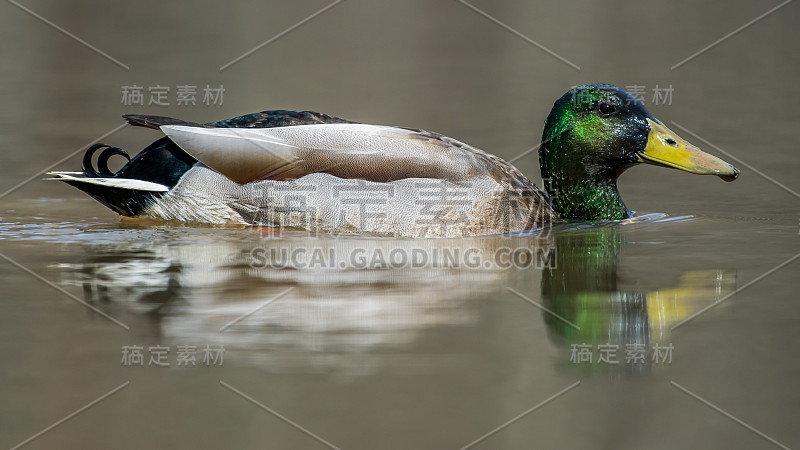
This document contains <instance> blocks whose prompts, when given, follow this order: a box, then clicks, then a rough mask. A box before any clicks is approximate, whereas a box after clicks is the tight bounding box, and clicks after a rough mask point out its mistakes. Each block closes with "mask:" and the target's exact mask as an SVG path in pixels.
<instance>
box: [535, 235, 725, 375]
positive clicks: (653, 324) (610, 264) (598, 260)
mask: <svg viewBox="0 0 800 450" xmlns="http://www.w3.org/2000/svg"><path fill="white" fill-rule="evenodd" d="M624 231H625V225H619V224H615V225H611V226H600V227H592V228H586V229H577V230H572V231H569V232H564V233H559V234H558V235H556V236H555V238H554V239H555V242H554V245H555V247H556V248H557V253H556V254H557V256H556V264H554V265H551V266H548V267H546V268H544V270H543V274H542V285H541V295H542V299H543V304H544V306H545V307H546V308H547V309H548V310H549V311H551V312H552V314H545V315H544V319H545V321H546V322H547V323H548V325H549V329H550V330H551V332H552V335H553V337H554V339H555V340H556V341H557V342H560V343H562V344H564V345H565V346H568V347H569V348H570V362H571V363H573V364H575V365H577V366H580V367H581V368H582V369H585V370H588V371H607V370H611V371H612V372H618V371H623V372H632V373H639V372H647V371H649V370H650V369H651V368H652V367H653V366H657V365H668V364H669V363H670V362H671V360H672V356H673V355H672V351H673V349H674V346H673V344H672V341H671V333H670V328H671V327H672V326H674V325H675V324H677V323H680V322H681V321H683V320H686V319H687V318H689V317H690V316H691V315H692V314H694V313H696V312H697V311H699V310H700V309H702V308H703V307H705V306H707V305H709V304H711V303H713V302H715V301H717V300H719V299H720V298H722V297H723V296H724V295H727V294H728V293H730V292H732V291H733V289H734V287H735V282H736V272H735V271H731V270H706V271H691V272H684V273H683V274H680V275H679V276H678V280H677V286H673V287H668V288H663V289H656V290H652V291H649V292H643V291H637V290H635V289H626V288H625V287H623V286H622V283H621V282H620V280H621V279H622V278H623V277H621V276H620V274H619V273H618V267H619V262H620V261H619V260H620V253H621V251H622V249H623V247H624V246H625V245H626V244H627V243H626V236H625V232H624ZM590 353H591V356H590V355H589V354H590Z"/></svg>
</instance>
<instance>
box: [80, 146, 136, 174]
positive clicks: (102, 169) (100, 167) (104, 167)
mask: <svg viewBox="0 0 800 450" xmlns="http://www.w3.org/2000/svg"><path fill="white" fill-rule="evenodd" d="M100 149H104V150H103V151H102V152H100V155H99V156H98V157H97V169H95V168H94V165H93V164H92V157H94V154H95V153H96V152H97V151H98V150H100ZM114 155H120V156H124V157H125V158H126V159H127V160H128V162H130V161H131V157H130V155H129V154H128V152H126V151H125V150H123V149H121V148H119V147H112V146H110V145H106V144H101V143H97V144H94V145H92V146H91V147H89V148H88V149H87V150H86V153H84V154H83V163H82V167H81V168H82V169H83V175H84V176H85V177H87V178H112V177H114V176H116V175H117V173H118V172H112V171H111V170H110V169H109V168H108V160H109V159H110V158H111V157H112V156H114Z"/></svg>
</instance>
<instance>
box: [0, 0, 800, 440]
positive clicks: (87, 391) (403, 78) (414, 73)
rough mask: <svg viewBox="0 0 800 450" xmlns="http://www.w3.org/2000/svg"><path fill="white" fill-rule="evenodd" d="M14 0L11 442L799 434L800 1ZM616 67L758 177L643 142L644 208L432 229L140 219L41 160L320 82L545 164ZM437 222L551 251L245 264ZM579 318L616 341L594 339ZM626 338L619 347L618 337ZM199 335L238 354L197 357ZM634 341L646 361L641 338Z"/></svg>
mask: <svg viewBox="0 0 800 450" xmlns="http://www.w3.org/2000/svg"><path fill="white" fill-rule="evenodd" d="M0 9H1V10H2V14H0V55H2V58H3V64H2V65H1V66H0V100H1V101H2V103H1V104H0V148H1V149H2V156H0V180H1V181H2V186H0V254H2V255H3V259H4V260H5V261H0V281H1V282H2V286H3V294H2V298H3V300H2V302H0V323H1V324H2V325H1V326H0V355H1V356H2V358H3V361H4V362H3V364H2V366H0V405H2V407H0V446H5V447H15V446H17V445H20V444H25V446H26V447H29V448H37V447H41V448H51V447H59V448H95V447H108V446H112V445H113V446H115V447H118V448H142V447H163V448H166V447H178V446H187V447H188V446H194V447H199V448H206V447H208V448H211V447H222V446H226V447H231V448H250V447H256V446H259V447H263V446H268V447H272V448H325V446H329V447H330V446H333V447H334V448H365V449H366V448H370V449H378V448H380V449H384V448H386V449H393V448H463V447H465V446H470V445H473V444H474V447H475V448H509V449H516V448H531V447H534V448H536V447H542V448H615V449H616V448H641V447H643V446H648V447H650V448H676V447H681V446H691V447H700V446H704V447H708V446H713V447H722V446H725V447H731V448H771V447H773V446H776V445H777V446H779V447H781V446H783V448H787V447H797V446H798V445H800V440H799V439H798V437H797V433H794V432H793V430H794V428H795V422H794V420H796V419H795V417H796V416H797V413H798V412H800V411H799V410H798V406H797V405H798V404H800V394H798V390H797V388H796V387H795V386H794V381H795V380H796V379H797V377H798V375H800V363H798V361H797V360H796V358H793V357H792V355H793V350H792V344H793V343H794V342H797V331H796V329H795V324H796V323H797V320H798V319H800V312H799V311H800V309H799V308H798V307H797V306H796V300H797V298H796V297H797V295H796V287H797V282H796V278H797V277H796V275H797V273H798V264H799V263H797V262H796V260H795V259H792V258H797V254H798V252H800V245H798V244H799V243H800V236H798V234H799V233H800V222H799V221H800V211H799V210H800V208H799V207H800V195H799V194H798V191H800V183H799V182H798V177H797V171H798V170H800V164H798V159H797V156H796V154H797V137H796V134H797V132H796V124H797V123H798V121H800V110H798V108H797V106H796V105H797V103H798V100H800V95H798V94H800V83H798V81H800V52H798V51H797V42H798V39H799V38H800V29H798V27H797V23H798V20H800V6H798V4H796V2H792V1H791V0H789V1H785V2H782V3H781V2H779V1H766V2H743V1H736V2H730V1H709V2H703V3H702V4H698V3H697V2H689V1H683V0H681V1H673V2H652V1H646V2H622V1H608V2H584V1H578V0H565V1H558V2H556V1H547V2H525V1H517V0H503V1H500V2H489V1H486V0H470V1H469V2H467V1H457V0H452V1H449V0H448V1H440V2H422V1H407V2H367V1H363V0H345V1H339V2H328V1H326V0H322V1H317V0H313V1H306V0H304V1H301V2H275V1H265V2H260V3H252V2H241V1H233V2H227V3H220V2H208V1H204V0H203V1H197V2H185V3H181V2H156V1H150V0H143V1H137V2H101V1H85V0H81V1H72V2H56V1H51V0H9V1H7V2H4V3H2V4H0ZM595 82H603V83H611V84H616V85H618V86H621V87H625V88H627V89H629V90H631V91H636V92H637V93H638V94H639V95H641V97H642V100H643V102H644V104H645V106H646V107H647V108H648V109H649V110H650V112H651V113H652V114H653V115H654V116H656V117H657V118H659V119H660V120H661V121H663V122H664V123H666V124H667V125H668V126H670V128H672V129H673V130H674V131H676V132H677V133H678V134H679V135H681V136H682V137H684V138H686V139H687V140H689V141H690V142H693V143H695V144H696V145H698V146H699V147H700V148H702V149H704V150H705V151H707V152H709V153H712V154H715V155H717V156H720V157H722V158H723V159H725V160H727V161H728V162H731V163H733V164H734V165H736V166H737V167H738V168H739V169H740V170H741V171H742V175H741V177H740V179H739V180H737V181H736V182H734V183H723V182H722V181H720V180H719V179H716V178H712V177H697V176H692V175H689V174H686V173H684V172H679V171H671V170H664V169H661V168H657V167H651V166H640V167H636V168H633V169H631V170H630V171H628V172H627V173H625V174H624V175H623V176H622V177H621V179H620V181H619V185H620V190H621V192H622V196H623V197H624V199H625V201H626V204H627V206H628V207H629V208H630V209H632V210H636V211H637V212H638V213H639V214H640V215H644V219H643V220H642V221H641V222H640V223H630V224H618V225H612V226H601V225H598V226H565V227H564V228H563V229H562V228H558V229H556V230H554V231H555V232H554V233H549V234H548V235H547V236H537V235H535V234H534V235H528V236H513V237H504V238H490V239H465V240H447V241H442V242H440V243H437V244H430V243H422V242H413V241H412V242H408V241H370V240H358V239H355V240H350V239H332V238H326V237H306V236H302V235H296V236H294V235H293V236H278V237H275V236H270V237H265V235H264V234H263V232H262V231H263V230H253V229H247V228H221V229H214V228H197V227H188V226H176V225H174V224H173V225H164V224H146V223H130V222H125V221H120V219H119V218H118V216H117V215H116V214H114V213H112V212H111V211H108V210H105V209H104V208H103V207H102V206H101V205H99V204H98V203H96V202H95V201H94V200H92V199H90V198H88V197H87V196H85V195H84V194H82V193H80V192H79V191H77V190H75V189H74V188H71V187H69V186H66V185H63V184H61V183H54V182H44V181H40V179H41V178H43V177H44V175H43V172H44V171H46V170H47V169H55V170H79V169H80V160H81V156H82V154H83V149H85V148H86V147H87V146H88V145H89V144H92V143H95V142H97V141H102V142H105V143H108V144H111V145H114V146H118V147H121V148H124V149H127V150H128V151H129V152H130V153H131V154H135V153H136V152H138V151H139V150H140V149H142V148H144V147H145V146H146V145H147V144H149V143H150V142H151V141H152V140H154V139H156V138H158V137H159V133H158V132H156V131H154V130H144V129H137V128H131V127H121V128H120V125H122V123H123V122H122V120H121V118H120V115H122V114H131V113H141V114H157V115H165V116H174V117H179V118H182V119H185V120H190V121H197V122H210V121H215V120H219V119H224V118H228V117H234V116H237V115H241V114H246V113H250V112H255V111H261V110H267V109H309V110H314V111H319V112H324V113H328V114H331V115H336V116H339V117H343V118H346V119H350V120H354V121H359V122H367V123H374V124H386V125H399V126H407V127H415V128H423V129H427V130H431V131H437V132H440V133H443V134H445V135H448V136H451V137H453V138H456V139H458V140H461V141H464V142H467V143H470V144H472V145H474V146H476V147H478V148H481V149H484V150H486V151H489V152H491V153H494V154H497V155H499V156H501V157H503V158H505V159H507V160H512V161H513V162H514V164H515V165H516V166H517V167H518V168H519V169H520V170H521V171H522V172H524V173H525V174H527V175H529V176H530V177H531V178H532V179H534V180H537V182H538V180H540V178H539V167H538V156H537V154H536V152H535V151H530V149H532V148H533V147H534V146H536V145H537V144H539V142H540V138H541V133H542V128H543V124H544V120H545V118H546V117H547V114H548V113H549V111H550V108H551V106H552V104H553V102H554V101H555V100H556V99H557V98H558V97H560V96H561V95H562V94H563V93H564V92H566V91H567V90H568V89H570V88H571V87H573V86H576V85H580V84H585V83H595ZM181 86H183V88H181ZM137 87H138V88H137ZM191 87H194V90H193V92H194V97H193V99H194V103H192V102H191V100H189V99H190V98H191V97H192V96H191V94H186V92H192V89H191ZM165 88H168V89H165ZM206 89H208V97H207V94H206ZM179 91H182V92H184V94H185V96H183V97H181V96H180V95H181V94H179ZM136 92H139V93H140V94H141V97H138V96H137V94H136ZM159 92H161V94H158V93H159ZM179 99H182V101H180V100H179ZM526 152H528V153H526ZM112 164H113V161H112ZM29 179H30V181H28V180H29ZM26 181H27V182H26ZM649 213H652V214H649ZM646 214H649V215H646ZM431 245H433V246H441V247H443V248H450V249H457V250H461V251H463V250H465V249H467V248H478V249H480V251H481V252H485V254H486V255H487V258H489V259H491V255H493V254H494V252H495V251H496V249H497V248H500V247H503V246H510V247H511V248H526V249H531V250H532V251H534V252H536V251H544V252H545V253H547V252H551V251H552V252H553V255H557V256H556V258H557V259H556V261H557V262H558V264H557V265H555V267H545V266H534V267H522V268H519V267H512V268H496V267H493V268H491V269H489V270H478V271H475V270H467V269H464V268H463V267H450V266H445V267H438V268H435V269H431V268H426V269H402V270H398V269H396V268H392V267H381V268H379V269H377V270H367V271H365V270H358V269H357V268H353V267H337V268H335V270H334V269H332V270H325V271H321V272H320V271H317V270H311V269H307V268H291V267H289V268H281V269H266V270H265V269H254V268H253V267H251V266H250V262H251V261H250V251H252V249H253V248H281V247H285V246H289V247H292V246H295V247H296V246H302V247H304V248H309V249H323V250H324V251H329V250H330V249H334V250H335V251H336V252H339V253H340V254H344V253H346V252H347V251H350V250H351V249H352V248H355V247H359V248H361V247H364V246H366V247H368V248H369V249H372V250H374V249H375V248H384V249H392V248H398V247H403V246H410V247H409V248H411V247H414V246H418V247H421V248H425V249H427V250H430V248H431V247H430V246H431ZM481 254H483V253H481ZM48 283H50V284H48ZM287 289H289V291H288V292H286V293H285V294H281V293H282V292H285V291H286V290H287ZM737 289H741V290H742V292H741V293H739V291H738V290H737ZM278 295H282V297H280V298H279V299H277V300H275V298H276V296H278ZM70 296H73V297H74V298H73V297H70ZM720 300H722V301H723V302H722V303H720V304H719V305H718V306H715V307H713V308H712V309H709V310H708V312H703V313H701V315H699V316H697V318H696V319H691V321H689V322H686V323H685V325H680V328H675V329H674V330H671V327H673V326H674V325H676V324H679V323H682V321H683V320H686V319H688V318H691V317H692V316H693V314H695V313H698V312H701V311H703V310H704V308H706V307H708V306H711V305H713V304H714V302H717V301H720ZM79 301H83V302H86V304H88V305H90V306H92V307H94V308H97V310H99V311H101V312H104V313H106V314H108V315H110V316H111V317H113V318H115V319H116V320H119V321H120V322H121V323H122V324H124V325H125V326H124V327H122V326H120V325H119V324H117V323H114V322H112V321H111V320H107V318H105V317H104V316H101V315H100V314H98V312H97V311H94V310H91V309H88V308H87V307H86V306H85V305H82V304H80V303H79ZM273 301H274V305H273V304H271V303H270V304H269V305H267V306H264V305H265V303H266V302H273ZM262 307H263V308H262ZM257 308H261V309H258V310H257V311H256V309H257ZM253 311H255V312H253ZM243 314H247V316H246V317H245V318H244V319H242V320H240V321H238V320H239V319H238V318H240V317H241V316H242V315H243ZM232 321H236V322H235V323H234V324H233V325H231V326H230V327H229V329H227V328H226V330H223V331H220V328H221V327H224V326H226V324H230V323H231V322H232ZM126 328H127V329H126ZM584 344H585V345H589V346H590V347H592V348H593V350H594V353H593V355H594V360H593V362H592V363H589V364H587V363H585V362H584V363H579V362H577V361H575V360H573V359H574V358H573V356H574V355H573V354H572V352H573V351H575V349H576V348H577V347H575V346H576V345H584ZM606 344H608V345H617V346H618V348H619V349H620V353H619V354H618V358H619V359H621V360H622V361H621V362H620V364H617V365H613V364H605V363H598V360H597V359H598V355H599V354H598V346H599V345H606ZM655 344H659V345H671V346H672V347H674V354H673V355H672V360H671V363H670V364H667V363H663V362H659V361H653V360H652V358H651V356H652V348H653V345H655ZM156 345H160V346H165V347H170V353H169V360H170V362H171V363H172V364H171V366H170V367H169V368H160V367H153V366H148V360H149V355H148V354H147V352H145V361H144V366H145V367H126V366H125V364H123V363H121V361H122V360H123V358H124V350H123V346H143V347H145V348H146V347H149V346H156ZM179 345H196V346H198V347H199V349H200V350H199V353H198V355H199V356H198V360H197V367H194V368H191V367H189V368H187V367H178V366H177V361H176V355H177V353H176V352H177V346H179ZM206 345H208V346H211V347H213V348H219V346H223V347H224V348H225V349H226V352H225V361H224V364H220V365H217V366H214V365H213V364H212V365H211V366H210V367H207V366H206V365H203V364H201V356H202V349H203V348H204V347H205V346H206ZM628 345H644V346H645V348H646V349H647V362H646V364H627V363H626V362H625V351H624V349H625V347H626V346H628ZM128 382H129V384H125V383H128ZM117 388H119V390H117V391H115V390H114V389H117ZM110 392H111V394H110V395H108V396H107V397H103V396H104V395H106V394H108V393H110ZM100 398H102V400H100V401H98V402H97V403H92V402H94V401H95V400H97V399H100ZM543 402H546V403H543ZM90 403H91V406H89V407H88V408H86V409H85V410H84V409H82V408H84V407H85V406H87V405H89V404H90ZM709 404H710V405H714V406H715V407H716V408H718V409H714V408H712V407H710V406H709ZM79 410H80V412H79V413H78V414H77V415H75V416H72V417H70V416H69V415H70V414H71V413H73V412H78V411H79ZM65 417H70V418H69V420H68V421H66V422H63V423H62V422H60V421H61V420H62V419H64V418H65ZM514 419H517V420H516V421H514V422H513V423H511V424H508V422H509V421H512V420H514ZM289 422H291V423H289ZM504 424H507V425H508V426H507V427H505V428H502V429H499V430H498V427H501V426H503V425H504ZM743 424H744V425H746V426H743ZM51 425H57V426H56V427H55V428H52V429H48V427H50V426H51ZM748 427H749V428H748ZM45 430H46V432H45V433H44V434H41V435H39V433H41V432H42V431H45ZM493 430H496V431H497V433H495V434H492V435H491V436H488V437H486V439H485V440H482V441H480V442H476V440H478V439H479V438H482V437H484V436H486V435H487V433H490V432H492V431H493ZM754 430H755V431H754ZM31 438H34V439H32V440H29V439H31Z"/></svg>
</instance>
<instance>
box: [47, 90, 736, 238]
mask: <svg viewBox="0 0 800 450" xmlns="http://www.w3.org/2000/svg"><path fill="white" fill-rule="evenodd" d="M123 117H124V118H126V119H127V121H128V122H129V123H130V124H131V125H136V126H144V127H149V128H156V129H160V130H161V131H162V132H163V133H164V134H165V135H166V136H165V137H162V138H161V139H159V140H157V141H155V142H153V143H152V144H151V145H149V146H148V147H147V148H145V149H144V150H142V151H141V152H140V153H139V154H138V155H136V156H135V157H134V158H130V157H129V156H128V153H127V152H125V151H124V150H122V149H119V148H116V147H110V146H107V145H104V144H95V145H93V146H91V147H90V148H89V149H88V150H87V151H86V153H85V155H84V158H83V171H82V172H51V173H50V175H52V177H53V178H52V179H58V180H61V181H64V182H66V183H68V184H71V185H73V186H75V187H77V188H78V189H80V190H82V191H84V192H86V193H87V194H89V195H91V196H92V197H94V198H95V199H97V200H98V201H100V203H102V204H104V205H106V206H107V207H109V208H111V209H112V210H114V211H116V212H117V213H119V214H121V215H123V216H133V217H146V218H153V219H160V220H169V221H185V222H201V223H237V224H251V225H268V226H280V227H293V228H299V229H304V230H309V231H317V232H355V233H375V234H382V235H393V236H408V237H419V236H457V235H484V234H503V233H509V232H517V231H523V230H531V229H536V228H539V227H542V226H544V225H545V224H548V223H553V222H556V221H612V220H619V219H624V218H627V217H630V216H631V215H632V214H633V213H632V212H631V211H630V210H628V208H627V207H626V206H625V204H624V203H623V201H622V198H621V197H620V194H619V191H618V190H617V178H618V177H619V176H620V174H622V172H624V171H625V170H626V169H628V168H629V167H631V166H634V165H636V164H640V163H646V164H654V165H659V166H664V167H671V168H676V169H681V170H684V171H687V172H690V173H695V174H701V175H717V176H719V177H720V178H722V179H723V180H726V181H732V180H734V179H736V177H737V176H738V175H739V171H738V170H737V169H736V168H735V167H733V166H732V165H730V164H728V163H726V162H725V161H723V160H721V159H719V158H717V157H715V156H712V155H709V154H706V153H704V152H702V151H700V150H699V149H698V148H697V147H695V146H693V145H692V144H690V143H688V142H686V141H685V140H683V139H681V138H680V137H678V136H677V135H676V134H675V133H673V132H672V131H671V130H669V129H668V128H667V127H666V126H664V124H663V123H661V122H659V121H658V120H657V119H656V118H655V117H653V116H652V115H651V114H650V113H649V112H648V111H647V109H646V108H645V107H644V105H643V104H642V103H641V102H640V101H639V100H638V99H637V98H636V97H635V96H633V95H632V94H631V93H629V92H627V91H626V90H624V89H622V88H619V87H617V86H613V85H608V84H589V85H584V86H579V87H576V88H573V89H571V90H570V91H568V92H567V93H566V94H564V95H563V96H562V97H561V98H559V99H558V100H557V101H556V102H555V104H554V105H553V109H552V110H551V111H550V114H549V116H548V117H547V121H546V123H545V127H544V133H543V135H542V145H541V147H540V149H539V162H540V165H541V174H542V178H543V180H545V183H544V184H545V186H544V189H545V191H546V192H545V191H542V190H541V189H539V188H538V187H537V186H536V185H534V183H533V182H531V181H530V180H529V179H528V178H526V177H525V176H524V175H523V174H522V173H521V172H520V171H519V170H517V169H516V168H515V167H514V166H513V165H511V164H509V163H508V162H506V161H504V160H502V159H501V158H499V157H497V156H494V155H492V154H490V153H487V152H484V151H482V150H479V149H477V148H475V147H472V146H470V145H468V144H465V143H463V142H460V141H457V140H455V139H451V138H449V137H447V136H443V135H441V134H438V133H432V132H429V131H424V130H418V129H413V128H404V127H392V126H382V125H367V124H362V123H356V122H351V121H349V120H345V119H340V118H337V117H333V116H329V115H326V114H320V113H316V112H311V111H284V110H275V111H264V112H260V113H254V114H248V115H244V116H240V117H235V118H233V119H228V120H222V121H219V122H212V123H207V124H205V125H201V124H198V123H192V122H186V121H182V120H178V119H173V118H168V117H161V116H145V115H126V116H123ZM98 150H102V151H101V152H100V153H99V155H98V157H97V162H96V165H95V164H93V155H94V154H95V153H96V152H97V151H98ZM114 155H121V156H124V157H125V158H127V159H128V162H127V164H125V166H124V167H122V168H121V169H120V170H118V171H116V172H112V171H110V170H109V169H108V160H109V158H111V157H112V156H114Z"/></svg>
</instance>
